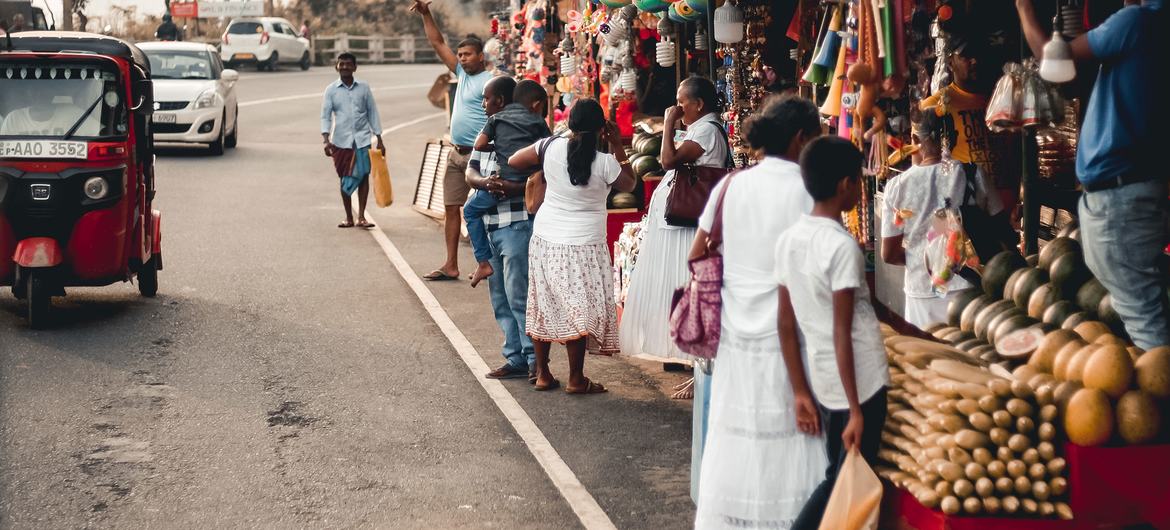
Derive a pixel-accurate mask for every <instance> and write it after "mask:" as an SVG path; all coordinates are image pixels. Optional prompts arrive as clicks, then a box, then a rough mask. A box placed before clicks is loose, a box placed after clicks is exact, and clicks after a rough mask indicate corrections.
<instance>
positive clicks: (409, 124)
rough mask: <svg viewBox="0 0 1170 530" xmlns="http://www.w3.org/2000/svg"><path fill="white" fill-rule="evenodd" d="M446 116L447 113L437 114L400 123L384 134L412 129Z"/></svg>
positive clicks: (383, 132)
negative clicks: (411, 127) (413, 126)
mask: <svg viewBox="0 0 1170 530" xmlns="http://www.w3.org/2000/svg"><path fill="white" fill-rule="evenodd" d="M446 115H447V113H446V112H436V113H434V114H427V115H426V116H423V117H421V118H415V119H413V120H410V121H408V122H406V123H399V124H398V125H395V126H393V127H390V128H389V129H383V130H382V134H390V133H392V132H394V131H397V130H400V129H405V128H407V127H410V126H411V125H418V124H420V123H422V122H424V121H427V120H433V119H435V118H438V117H440V116H446Z"/></svg>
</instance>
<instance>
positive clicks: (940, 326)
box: [922, 322, 957, 333]
mask: <svg viewBox="0 0 1170 530" xmlns="http://www.w3.org/2000/svg"><path fill="white" fill-rule="evenodd" d="M945 327H947V325H946V324H944V323H942V322H936V323H934V324H931V325H929V326H927V327H926V329H924V330H922V331H925V332H927V333H934V332H936V331H938V330H940V329H943V328H945ZM956 329H957V328H956Z"/></svg>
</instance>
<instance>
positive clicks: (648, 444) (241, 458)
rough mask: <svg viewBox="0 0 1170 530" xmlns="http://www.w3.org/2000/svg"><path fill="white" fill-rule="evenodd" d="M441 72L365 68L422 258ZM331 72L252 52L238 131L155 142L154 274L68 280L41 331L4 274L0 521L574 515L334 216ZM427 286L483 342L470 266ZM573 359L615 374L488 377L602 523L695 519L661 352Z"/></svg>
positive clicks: (551, 518)
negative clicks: (329, 150)
mask: <svg viewBox="0 0 1170 530" xmlns="http://www.w3.org/2000/svg"><path fill="white" fill-rule="evenodd" d="M438 73H439V68H437V67H435V66H402V67H370V68H364V69H362V70H361V71H359V77H364V78H366V79H368V80H370V81H371V82H372V83H373V84H374V85H375V87H376V88H378V91H377V92H376V96H377V99H378V102H379V105H380V108H381V110H382V116H383V122H384V125H385V126H386V127H387V128H391V127H393V126H394V125H395V124H402V123H407V122H410V121H412V120H421V121H419V122H418V124H417V125H414V126H410V127H405V128H401V129H399V130H397V131H395V132H394V133H391V134H390V135H389V136H388V137H387V141H388V143H389V145H390V156H391V160H392V163H391V171H392V174H393V176H394V185H395V189H396V192H397V194H396V197H397V199H398V201H399V202H397V203H396V204H395V205H394V206H393V207H391V208H388V209H386V210H382V211H379V212H376V213H375V214H374V219H376V220H377V222H378V223H379V224H380V230H382V231H383V233H384V234H386V236H388V238H389V240H390V242H391V244H392V245H393V246H395V247H397V248H398V249H400V250H401V252H402V255H403V256H404V257H405V260H406V261H407V262H408V263H409V265H410V266H411V267H413V269H414V270H415V271H416V273H417V272H426V271H428V270H430V269H432V268H434V266H435V265H437V264H438V262H439V261H441V259H440V257H441V253H442V250H441V242H440V240H439V238H440V235H439V230H438V227H437V225H436V224H435V223H434V222H432V221H430V220H428V219H425V218H423V217H422V216H421V215H419V214H417V213H414V212H413V211H411V209H410V206H409V202H410V201H409V199H410V197H411V196H412V194H413V191H414V177H415V173H416V172H417V168H418V167H419V162H420V155H421V149H422V146H423V143H424V141H425V140H426V139H427V138H430V137H435V136H438V135H440V134H442V132H443V128H444V121H443V120H442V118H441V117H439V116H435V114H436V109H434V108H433V107H430V106H429V104H427V103H426V101H425V98H424V94H425V91H426V87H427V86H429V84H430V81H431V80H433V79H434V76H435V75H437V74H438ZM332 78H333V75H332V72H331V71H329V70H326V69H314V70H312V71H310V72H307V73H300V72H278V73H275V74H268V75H261V74H254V73H249V74H245V76H244V79H243V80H242V81H241V82H240V86H239V90H240V101H241V102H243V103H244V104H243V105H242V107H243V108H242V109H241V113H242V117H241V120H242V121H241V143H240V147H239V148H238V149H236V150H233V151H229V152H228V154H227V155H226V156H224V157H222V158H213V157H209V156H206V155H205V154H204V153H203V152H202V151H201V150H199V149H179V150H172V151H168V152H165V153H163V154H162V156H160V158H159V165H158V175H159V190H160V191H159V204H160V207H161V209H162V210H163V212H164V217H163V224H164V236H165V237H164V252H165V258H166V259H165V263H166V270H164V271H163V272H162V273H161V292H160V295H159V296H158V298H156V299H152V300H146V299H141V298H139V297H138V296H137V295H136V290H135V289H134V287H133V286H132V285H129V284H125V285H116V286H111V287H107V288H102V289H75V290H71V291H70V293H69V297H68V298H64V299H57V300H56V302H55V303H56V309H57V318H58V319H59V322H58V324H57V325H56V326H55V327H54V328H53V329H49V330H45V331H32V330H29V329H27V328H26V327H25V325H24V322H23V320H22V318H21V316H20V312H21V309H22V307H21V305H20V304H19V303H18V302H17V301H15V300H14V299H12V298H11V297H8V296H7V295H5V296H3V297H0V527H3V528H68V527H73V528H76V527H81V528H91V527H92V528H113V527H160V528H161V527H165V528H172V527H175V528H190V527H200V528H206V527H262V528H293V527H379V528H479V527H492V528H576V527H582V526H583V524H582V523H581V521H580V520H579V519H578V516H577V514H576V513H575V511H574V508H580V505H579V503H570V502H569V501H567V500H566V497H565V496H563V495H562V494H561V493H560V491H559V490H558V489H557V487H556V484H555V483H554V481H553V480H552V479H551V478H550V475H549V474H548V473H547V472H546V470H545V468H544V467H542V466H541V465H540V464H539V463H538V460H537V459H536V458H535V457H534V456H533V453H532V452H531V451H530V450H529V448H528V446H527V445H526V444H525V442H524V440H523V439H522V438H521V436H520V435H519V434H517V430H516V429H515V428H514V427H513V424H512V423H510V421H509V419H508V418H507V417H505V415H504V414H502V413H501V411H500V409H499V408H498V407H497V405H496V402H495V401H493V399H492V398H491V397H489V394H488V393H487V392H485V389H484V387H481V385H480V383H479V382H478V381H477V378H476V376H475V375H473V374H472V372H471V371H469V369H468V368H467V366H466V365H465V364H464V361H463V360H461V359H460V357H459V355H458V354H457V351H456V349H455V348H454V347H453V346H452V343H451V342H450V340H449V338H448V336H447V335H445V334H444V333H443V332H442V331H441V330H440V327H439V326H438V325H437V324H436V321H435V320H434V319H433V318H432V314H431V313H428V311H427V310H426V309H425V307H424V305H423V303H422V302H420V299H419V298H418V296H416V293H415V292H414V291H412V289H411V287H410V285H408V283H407V282H406V281H404V280H403V277H401V276H400V275H399V274H398V272H396V270H395V269H394V267H392V265H391V263H390V262H389V261H388V259H387V256H386V254H384V252H383V248H382V247H381V246H380V245H379V244H378V242H377V241H375V238H374V237H372V235H373V234H371V233H369V232H366V231H360V230H356V229H349V230H339V229H338V228H336V224H337V222H338V221H339V220H340V219H341V212H340V207H339V203H340V201H339V200H338V198H337V192H336V187H337V181H336V177H335V176H333V175H332V174H331V166H330V165H329V162H328V160H326V159H325V158H324V157H323V155H321V154H320V137H319V136H318V135H317V134H316V130H317V119H318V118H317V109H318V108H319V103H320V100H319V93H320V92H321V90H322V89H323V87H324V86H325V85H326V84H327V83H328V82H329V81H331V80H332ZM428 116H431V118H427V117H428ZM463 260H464V269H465V270H466V271H468V272H469V271H470V264H471V263H472V262H471V258H470V251H469V249H468V248H467V247H466V245H464V248H463ZM426 287H427V288H429V289H430V292H432V293H433V295H434V297H435V298H436V299H437V300H438V302H439V303H440V304H441V306H442V308H441V311H444V312H445V314H447V315H449V316H450V319H451V320H452V321H453V322H454V324H455V325H456V326H457V327H458V332H457V333H462V335H463V336H466V337H467V339H468V340H469V341H470V344H471V346H473V347H474V348H475V350H476V352H473V353H476V354H478V355H480V356H481V357H482V359H483V360H484V361H486V362H487V363H488V364H489V365H492V366H494V365H496V364H498V363H499V354H498V348H499V343H500V341H501V337H500V334H499V331H498V329H497V328H496V327H495V325H494V322H493V321H492V320H491V311H490V306H489V304H488V302H487V293H486V290H484V289H479V290H472V289H470V288H469V287H468V286H467V284H466V282H459V283H446V284H437V285H433V284H428V285H426ZM554 357H557V358H558V359H559V361H560V363H559V366H554V369H556V370H559V371H560V372H561V373H564V372H565V366H564V364H563V359H561V358H562V357H563V355H558V354H556V353H555V351H554ZM588 362H589V364H588V365H587V369H588V370H590V371H591V374H593V375H594V376H595V377H596V378H597V379H598V380H600V381H603V382H605V383H607V384H608V385H610V387H611V390H612V392H611V393H610V394H608V395H603V396H590V397H587V398H583V399H581V398H576V397H574V396H567V395H564V394H562V393H551V394H538V393H534V392H531V391H530V389H529V387H528V386H527V384H526V383H525V382H524V381H508V382H506V383H505V387H506V389H507V391H508V392H507V393H506V394H505V395H508V394H510V395H511V396H512V397H513V398H514V400H515V401H516V402H517V403H519V405H520V407H522V408H523V412H525V413H526V414H527V415H528V416H530V417H531V419H532V421H533V422H534V423H535V425H536V427H537V428H538V429H539V431H540V433H542V434H543V435H544V436H545V437H547V439H548V441H549V443H550V444H551V447H552V448H553V449H555V450H556V452H557V454H559V456H560V458H562V459H563V461H564V463H565V464H567V466H568V469H569V470H571V473H572V476H575V478H576V479H578V480H579V481H580V483H581V485H582V486H583V487H584V491H585V492H587V493H588V494H589V496H591V497H592V498H594V499H596V502H597V504H598V505H599V506H600V507H601V509H602V510H604V513H605V515H606V516H607V517H608V518H609V519H610V520H612V522H613V524H614V525H615V526H617V527H618V528H685V527H687V526H689V525H690V524H691V520H692V512H693V506H692V505H691V503H690V500H689V497H688V492H687V488H688V483H687V482H688V473H689V467H690V466H689V458H690V408H689V404H686V403H679V402H672V401H670V400H669V399H667V398H666V397H665V396H664V395H663V393H662V392H661V390H660V387H661V383H662V382H663V381H667V380H669V379H670V375H669V374H668V375H663V374H662V373H661V368H660V367H655V366H653V365H642V366H635V365H634V364H632V363H630V362H628V361H625V360H621V359H606V358H591V359H589V361H588ZM676 377H677V376H676ZM497 400H498V396H497ZM561 478H562V479H563V477H561Z"/></svg>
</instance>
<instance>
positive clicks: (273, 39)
mask: <svg viewBox="0 0 1170 530" xmlns="http://www.w3.org/2000/svg"><path fill="white" fill-rule="evenodd" d="M222 40H223V43H222V44H220V47H219V56H220V58H221V59H223V62H224V63H225V64H227V65H228V66H229V67H232V68H236V67H238V66H239V65H242V64H254V65H256V67H257V68H259V69H260V70H268V71H272V70H275V69H276V66H277V65H278V64H296V65H300V67H301V70H308V69H309V67H310V66H312V65H313V61H312V57H311V56H310V53H309V39H306V38H304V37H301V35H300V34H299V33H298V32H297V30H295V29H293V26H292V24H291V23H290V22H289V21H287V20H285V19H283V18H274V17H261V18H239V19H236V20H233V21H232V22H231V23H230V24H228V27H227V29H226V30H225V31H224V32H223V39H222Z"/></svg>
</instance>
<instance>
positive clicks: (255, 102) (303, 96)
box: [240, 83, 434, 108]
mask: <svg viewBox="0 0 1170 530" xmlns="http://www.w3.org/2000/svg"><path fill="white" fill-rule="evenodd" d="M433 84H434V83H417V84H413V85H394V86H383V87H374V88H373V89H372V91H373V92H384V91H387V90H404V89H407V88H430V86H431V85H433ZM323 95H325V92H324V91H322V92H313V93H312V94H297V95H295V96H282V97H278V98H266V99H255V100H252V101H244V102H242V103H240V108H243V107H252V106H255V105H266V104H269V103H280V102H283V101H295V100H298V99H309V98H319V97H322V96H323Z"/></svg>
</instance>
